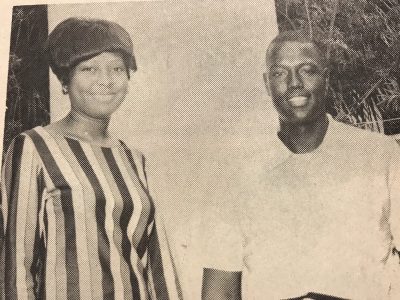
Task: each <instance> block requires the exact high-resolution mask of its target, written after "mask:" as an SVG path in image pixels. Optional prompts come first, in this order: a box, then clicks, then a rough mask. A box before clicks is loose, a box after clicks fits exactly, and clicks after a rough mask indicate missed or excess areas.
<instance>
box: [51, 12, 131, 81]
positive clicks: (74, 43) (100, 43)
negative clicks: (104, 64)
mask: <svg viewBox="0 0 400 300" xmlns="http://www.w3.org/2000/svg"><path fill="white" fill-rule="evenodd" d="M45 52H46V55H47V57H48V60H49V65H50V68H51V69H52V71H53V73H54V74H55V75H56V76H57V78H58V79H59V80H60V82H61V84H63V85H68V84H69V75H70V72H71V71H72V70H73V68H74V67H75V66H76V65H77V64H79V63H80V62H82V61H84V60H88V59H90V58H92V57H94V56H96V55H98V54H100V53H102V52H116V53H119V54H121V56H122V58H123V60H124V63H125V66H126V69H127V74H128V78H129V77H130V76H129V70H132V71H136V70H137V66H136V60H135V56H134V54H133V43H132V40H131V37H130V36H129V33H128V32H127V31H126V30H125V29H124V28H123V27H121V26H120V25H118V24H117V23H115V22H111V21H107V20H100V19H79V18H68V19H66V20H64V21H62V22H61V23H59V24H58V25H57V26H56V27H55V28H54V30H53V31H52V32H51V33H50V35H49V37H48V39H47V42H46V46H45Z"/></svg>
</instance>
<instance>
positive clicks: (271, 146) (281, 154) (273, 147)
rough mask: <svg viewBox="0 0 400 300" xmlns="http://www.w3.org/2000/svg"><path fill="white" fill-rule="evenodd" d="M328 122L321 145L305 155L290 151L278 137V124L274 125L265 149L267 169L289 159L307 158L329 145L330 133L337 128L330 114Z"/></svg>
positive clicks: (336, 123)
mask: <svg viewBox="0 0 400 300" xmlns="http://www.w3.org/2000/svg"><path fill="white" fill-rule="evenodd" d="M327 117H328V120H329V125H328V129H327V131H326V134H325V137H324V139H323V141H322V143H321V145H319V146H318V148H317V149H315V150H314V151H312V152H310V153H305V154H296V153H293V152H292V151H290V150H289V149H288V148H287V147H286V146H285V144H283V143H282V141H281V140H280V139H279V137H278V132H279V130H280V126H279V124H277V125H276V129H275V131H274V133H271V135H272V137H269V138H268V143H267V148H268V156H269V157H268V161H269V162H268V166H269V169H274V168H275V167H277V166H278V165H280V164H282V163H284V162H285V161H287V160H288V159H290V158H291V157H299V158H301V157H304V158H305V157H308V156H312V155H313V154H315V153H318V152H320V151H321V150H322V149H323V148H325V147H326V145H327V144H329V143H330V141H331V139H332V133H333V132H334V131H335V129H337V127H338V122H336V121H335V120H334V119H333V117H332V116H331V115H330V114H327Z"/></svg>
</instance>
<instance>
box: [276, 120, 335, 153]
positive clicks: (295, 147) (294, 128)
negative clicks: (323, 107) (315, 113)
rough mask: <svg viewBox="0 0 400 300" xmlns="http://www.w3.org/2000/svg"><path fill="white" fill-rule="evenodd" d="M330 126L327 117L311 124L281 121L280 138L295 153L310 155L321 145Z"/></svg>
mask: <svg viewBox="0 0 400 300" xmlns="http://www.w3.org/2000/svg"><path fill="white" fill-rule="evenodd" d="M328 125H329V120H328V117H327V115H322V116H321V117H319V118H318V119H316V120H315V121H312V122H309V123H287V122H283V121H282V120H280V131H279V132H278V137H279V138H280V140H281V141H282V143H283V144H285V146H286V147H287V148H288V149H289V150H290V151H292V152H293V153H309V152H312V151H314V150H315V149H317V148H318V147H319V146H320V145H321V143H322V141H323V140H324V137H325V135H326V132H327V130H328Z"/></svg>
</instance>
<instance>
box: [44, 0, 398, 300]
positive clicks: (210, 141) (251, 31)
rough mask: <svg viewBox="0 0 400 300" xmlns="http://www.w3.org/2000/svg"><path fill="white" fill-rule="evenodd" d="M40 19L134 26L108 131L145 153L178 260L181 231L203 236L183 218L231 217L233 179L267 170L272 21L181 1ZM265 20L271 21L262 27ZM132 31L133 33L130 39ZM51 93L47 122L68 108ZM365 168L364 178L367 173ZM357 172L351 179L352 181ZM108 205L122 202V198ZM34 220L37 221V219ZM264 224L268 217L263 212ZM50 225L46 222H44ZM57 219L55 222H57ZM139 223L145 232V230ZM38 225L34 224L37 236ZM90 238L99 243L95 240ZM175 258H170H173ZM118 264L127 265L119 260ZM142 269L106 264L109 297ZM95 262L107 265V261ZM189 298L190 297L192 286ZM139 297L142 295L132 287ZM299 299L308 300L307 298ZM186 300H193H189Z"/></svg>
mask: <svg viewBox="0 0 400 300" xmlns="http://www.w3.org/2000/svg"><path fill="white" fill-rule="evenodd" d="M216 2H219V1H216ZM230 5H232V7H231V6H230ZM149 7H150V8H151V10H152V12H151V13H150V12H149V11H150V9H149ZM266 10H268V9H266ZM221 11H223V12H225V13H221ZM50 14H52V17H53V19H52V21H53V23H52V24H53V25H55V24H54V20H59V21H61V19H62V18H65V17H66V15H68V16H70V15H76V16H83V15H84V16H86V17H88V16H89V17H96V18H109V19H112V20H117V21H118V22H121V24H122V25H124V27H125V26H126V25H129V24H134V25H132V26H131V27H130V28H129V29H130V30H129V32H130V33H131V34H132V35H133V40H134V48H135V55H136V57H137V61H138V72H137V73H135V75H134V76H133V77H132V79H131V82H132V84H131V89H130V93H129V94H128V97H127V100H128V101H126V102H125V104H124V105H123V106H122V107H121V110H120V112H118V113H117V116H116V118H115V121H113V124H112V128H113V129H114V130H115V131H117V132H119V134H120V135H122V136H123V137H124V138H125V139H126V138H127V140H129V141H132V143H133V144H134V145H135V146H139V147H140V148H141V149H143V150H144V152H145V153H146V156H147V157H148V176H149V180H150V189H151V190H152V195H153V198H154V199H155V202H156V205H158V208H159V211H161V212H163V213H164V212H165V214H166V220H167V222H168V223H169V225H171V226H170V227H171V229H170V231H169V232H168V234H169V236H170V237H173V238H174V239H175V244H176V245H177V248H179V249H178V250H177V253H184V252H185V251H182V249H183V248H185V249H190V250H191V251H192V250H193V247H194V246H193V243H195V242H196V241H193V240H192V241H190V239H189V238H187V237H186V234H183V232H186V231H190V230H191V231H192V232H190V233H191V234H193V235H192V236H193V237H194V239H195V240H196V238H195V234H194V233H193V231H196V230H197V231H202V230H203V227H196V228H191V224H192V223H191V222H192V221H189V219H190V218H191V217H192V216H193V215H197V214H200V215H201V214H202V213H203V212H204V211H206V209H205V207H207V206H209V205H210V204H216V205H218V206H221V207H222V208H223V211H224V212H223V213H225V214H229V212H230V210H231V207H232V206H233V209H234V210H235V209H236V210H237V209H239V210H240V207H239V205H236V202H235V201H236V200H237V199H235V198H234V194H235V190H237V189H238V188H239V185H238V186H235V187H234V188H232V185H233V182H236V180H237V177H238V176H240V177H241V179H242V180H243V181H245V182H246V181H247V182H246V185H247V186H252V187H253V189H256V187H258V186H259V184H260V183H262V182H263V181H255V180H254V177H252V176H254V172H256V170H260V169H262V168H264V167H265V166H266V165H268V163H269V161H268V159H267V158H265V157H264V159H263V160H260V157H261V156H264V155H265V152H264V151H265V149H270V148H271V147H272V145H273V143H270V144H269V142H270V141H269V140H268V139H269V137H268V138H266V136H267V135H268V134H270V133H272V134H276V131H275V128H274V127H273V128H272V126H271V123H273V122H274V120H272V121H270V119H277V118H276V116H275V115H274V114H273V113H270V111H272V106H271V104H270V103H268V101H270V100H268V99H266V96H265V95H266V93H265V91H264V87H263V83H262V77H261V74H262V72H263V69H264V61H263V58H264V51H265V48H266V45H267V44H268V43H267V42H268V40H269V39H270V36H269V35H271V36H272V35H274V34H275V32H276V28H275V19H274V18H268V17H266V16H267V12H266V11H263V9H260V4H229V3H227V2H225V1H221V3H215V4H210V3H207V2H203V1H202V3H200V4H198V5H196V6H192V4H190V3H184V4H179V5H178V4H165V3H162V2H154V3H124V4H122V3H118V4H117V3H114V4H91V5H65V6H64V5H60V6H58V5H54V6H50ZM155 16H156V17H155ZM57 18H58V19H57ZM266 19H271V20H272V21H271V23H268V22H267V21H266ZM232 20H234V21H232ZM50 21H51V20H50ZM215 24H218V25H219V26H214V25H215ZM271 24H273V25H271ZM215 27H217V28H215ZM135 32H139V34H137V35H135ZM260 32H262V33H265V35H262V34H260ZM260 35H261V37H260ZM54 82H56V81H53V83H54ZM52 91H57V92H58V93H61V88H60V85H59V83H58V82H56V83H55V84H53V87H52ZM53 95H56V96H57V97H54V99H53V100H52V101H53V102H52V107H53V110H54V112H56V114H57V110H58V109H59V111H63V108H64V107H63V105H66V103H68V99H67V98H66V96H64V97H63V96H61V95H60V97H58V94H57V93H56V92H55V93H53ZM266 103H268V104H266ZM266 106H269V107H266ZM121 124H122V125H121ZM268 127H270V128H268ZM347 139H349V137H347ZM347 139H346V138H345V139H344V140H347ZM257 147H259V148H257ZM248 148H249V149H248ZM378 148H379V147H378ZM246 151H247V152H246ZM243 152H246V153H243ZM304 152H306V151H304ZM378 152H379V151H378ZM340 155H342V156H340ZM347 156H348V154H338V160H339V161H340V160H341V159H342V160H343V161H346V159H347V158H348V157H347ZM376 160H377V161H380V160H381V158H378V157H377V159H376ZM126 162H129V159H128V160H127V161H125V163H126ZM281 163H284V160H283V161H281ZM102 165H103V166H107V162H106V161H103V164H102ZM321 165H322V164H321ZM249 166H253V167H254V168H251V170H250V174H248V173H246V172H249ZM343 166H344V164H341V163H339V164H338V165H337V167H338V168H340V167H343ZM367 169H368V170H371V172H372V171H373V167H372V169H369V168H367ZM85 170H86V172H89V171H88V169H85ZM85 170H84V171H85ZM84 171H83V172H84ZM124 172H125V173H124ZM138 172H141V170H138ZM368 172H369V171H368ZM133 173H134V171H133V170H130V169H127V170H125V171H123V170H122V171H121V174H118V176H124V175H125V176H131V175H132V174H133ZM361 173H362V172H361ZM361 173H360V172H359V173H357V175H359V176H362V174H361ZM114 175H115V174H114ZM323 175H325V174H323ZM323 175H321V176H322V178H323ZM105 176H106V175H105ZM108 176H110V175H108ZM258 179H262V178H258ZM104 180H107V178H104ZM288 181H290V180H289V179H288ZM118 183H119V185H118ZM121 184H123V183H122V182H121V180H117V182H116V184H115V185H114V186H111V187H109V188H108V189H109V193H111V194H113V195H117V194H118V193H124V194H127V190H128V191H129V187H122V186H121ZM333 185H334V184H333ZM227 189H228V190H229V193H228V192H227ZM122 191H124V192H122ZM97 192H98V191H97ZM252 192H254V191H252ZM93 193H94V194H96V193H95V192H93ZM100 194H101V193H100ZM232 199H234V200H232ZM246 200H249V198H247V199H246ZM115 201H120V203H123V199H122V198H120V199H116V200H115ZM394 205H396V203H394ZM389 208H390V207H383V208H382V211H383V213H382V218H381V222H380V224H381V226H382V229H383V230H385V229H386V228H385V227H386V226H387V224H388V218H389V210H390V209H389ZM104 210H105V212H104ZM134 210H135V209H134V208H133V211H134ZM395 210H396V209H395V208H394V209H392V211H395ZM312 212H318V211H317V208H311V210H310V213H312ZM41 213H43V214H45V212H43V211H41ZM107 213H111V210H109V207H107V205H106V207H104V208H102V211H101V212H99V216H100V215H102V214H106V215H107ZM121 214H122V209H121V210H117V212H116V213H115V214H113V213H112V216H113V220H117V221H118V220H120V219H121ZM149 215H150V213H149ZM267 216H269V217H270V218H273V215H271V214H267ZM52 217H54V216H46V218H45V220H46V219H51V218H52ZM252 219H253V220H254V218H252ZM58 221H59V222H60V223H61V224H63V223H64V220H58ZM136 221H137V220H132V222H131V221H129V222H128V224H126V220H122V221H121V222H122V223H123V225H124V226H123V227H124V231H128V230H130V229H131V228H132V226H133V223H134V222H136ZM117 223H118V222H117ZM195 224H196V223H195ZM125 225H126V226H125ZM146 225H148V226H149V231H150V232H152V230H151V228H152V227H153V226H154V223H153V224H146ZM206 225H208V226H209V225H211V226H213V224H206ZM394 225H395V224H394ZM48 226H49V225H48V224H46V222H44V224H43V228H48ZM130 226H131V227H130ZM125 227H126V228H125ZM160 232H162V230H160V231H157V233H158V234H159V233H160ZM91 233H95V234H94V235H93V236H95V235H97V232H96V231H93V228H92V231H90V228H89V227H88V228H87V232H86V235H87V236H91ZM386 233H388V231H386ZM99 235H100V236H103V235H104V233H100V234H99ZM162 235H163V234H162ZM259 235H260V234H259ZM82 236H83V233H82ZM163 236H164V235H163ZM113 239H114V241H115V240H117V241H118V242H121V243H122V233H121V232H119V233H116V234H115V236H114V237H113ZM109 241H110V242H112V239H111V238H109ZM103 242H104V243H103V246H99V247H98V250H97V249H96V251H99V252H102V253H107V251H109V252H110V255H111V253H112V251H113V250H112V249H109V250H107V241H106V239H104V241H103ZM141 242H142V243H144V240H141V241H139V245H141ZM158 242H159V243H160V244H161V248H162V249H166V247H167V248H168V246H173V245H170V244H169V243H168V241H167V240H165V239H163V238H160V241H158ZM191 242H192V244H190V243H191ZM221 246H222V245H221ZM110 248H111V247H110ZM171 248H173V247H171ZM196 250H198V249H196ZM114 251H118V249H114ZM180 251H181V252H180ZM394 253H395V251H394ZM161 256H162V258H163V260H168V258H169V254H167V255H165V254H163V253H161ZM187 256H188V255H187ZM182 257H183V256H179V255H178V260H179V259H182ZM124 258H126V259H128V257H127V255H126V254H125V257H124ZM144 258H146V255H144ZM50 259H51V257H50ZM110 259H111V258H110ZM182 260H184V262H183V264H185V263H186V264H188V261H189V260H187V259H186V260H185V259H182ZM142 262H143V260H142ZM142 262H141V261H140V260H138V261H137V265H135V266H134V270H133V272H131V271H130V270H129V268H128V267H127V265H126V263H124V262H123V261H113V262H110V268H111V272H116V271H115V269H114V271H113V270H112V268H117V270H121V273H122V274H123V277H129V281H124V282H122V281H121V282H122V283H121V284H120V287H121V288H120V289H118V290H119V291H120V292H121V291H122V292H123V293H124V294H129V293H131V292H132V287H135V286H136V285H135V284H132V280H131V279H132V278H133V276H139V275H138V274H140V273H141V272H144V274H147V273H146V272H145V271H146V270H142V269H141V267H140V265H141V264H142ZM199 262H200V256H198V257H196V258H195V259H194V260H192V261H190V266H189V268H188V269H189V271H187V270H186V273H185V272H183V274H184V275H183V276H182V275H181V276H180V280H183V281H185V280H186V279H187V278H188V277H189V275H191V274H189V273H188V272H193V273H196V272H202V269H201V263H200V264H199ZM102 263H103V264H105V265H107V264H108V262H107V261H105V262H102ZM131 263H132V261H131ZM143 263H144V262H143ZM151 266H153V267H154V268H155V269H157V270H159V268H160V261H159V260H158V261H155V262H154V264H153V265H152V264H151V263H150V264H149V267H151ZM97 267H98V266H97ZM162 267H164V268H165V269H166V271H168V272H170V273H169V274H172V273H174V272H175V267H174V265H173V263H172V264H171V265H170V266H169V265H167V266H162ZM106 269H107V268H106ZM171 272H172V273H171ZM157 273H159V272H158V271H157ZM99 274H100V272H99V273H98V274H97V276H98V275H99ZM67 275H68V274H60V277H59V278H57V280H58V281H59V282H61V284H62V283H63V281H66V278H67V277H68V276H67ZM178 275H179V274H178ZM93 276H96V275H95V274H93ZM166 277H167V278H166V281H167V282H165V285H166V286H167V289H168V288H170V287H171V286H174V287H176V286H177V282H179V280H178V279H177V277H175V276H172V275H171V276H166ZM144 279H145V281H146V282H149V283H150V285H151V286H153V285H154V286H156V285H161V286H162V287H161V289H162V290H163V291H165V290H164V288H165V285H164V282H163V281H162V280H161V281H158V282H157V283H156V284H154V279H153V278H152V277H149V278H147V277H146V275H144ZM171 279H172V280H171ZM54 280H55V279H54ZM97 280H98V282H100V283H101V284H99V286H102V288H99V289H97V290H92V292H93V293H98V292H101V291H102V290H103V289H105V290H109V289H111V287H110V286H109V285H108V284H106V283H104V285H102V284H103V283H102V281H101V279H99V277H98V278H97ZM152 283H153V284H152ZM114 284H116V283H115V282H114ZM186 288H187V286H186ZM187 289H191V288H190V287H189V288H187ZM193 290H195V291H197V289H196V287H194V288H193ZM48 292H49V293H50V292H52V293H53V292H54V293H55V291H48ZM139 292H143V290H141V289H140V288H139ZM148 292H149V294H151V295H153V296H152V297H153V298H157V299H159V298H161V299H163V298H162V297H163V296H162V295H160V294H157V291H156V288H155V287H154V289H153V288H151V289H150V290H149V291H148ZM231 292H232V291H231ZM60 293H66V291H60ZM178 294H179V291H178ZM300 294H301V295H306V294H307V293H300ZM154 295H157V296H154ZM196 296H198V294H196ZM308 296H309V298H312V297H316V294H308ZM115 298H116V299H117V298H118V297H115ZM171 299H174V297H171ZM187 299H195V298H194V297H190V296H189V297H187ZM303 299H304V297H303ZM319 299H323V298H319Z"/></svg>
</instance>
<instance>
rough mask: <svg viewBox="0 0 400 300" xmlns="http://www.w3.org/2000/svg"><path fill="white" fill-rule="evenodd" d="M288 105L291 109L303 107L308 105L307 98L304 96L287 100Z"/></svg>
mask: <svg viewBox="0 0 400 300" xmlns="http://www.w3.org/2000/svg"><path fill="white" fill-rule="evenodd" d="M288 102H289V104H290V105H291V106H293V107H303V106H306V105H307V103H308V97H305V96H295V97H292V98H290V99H289V100H288Z"/></svg>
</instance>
